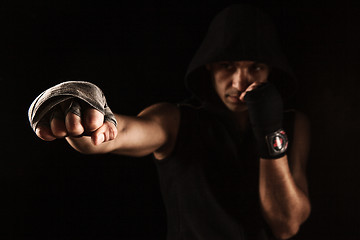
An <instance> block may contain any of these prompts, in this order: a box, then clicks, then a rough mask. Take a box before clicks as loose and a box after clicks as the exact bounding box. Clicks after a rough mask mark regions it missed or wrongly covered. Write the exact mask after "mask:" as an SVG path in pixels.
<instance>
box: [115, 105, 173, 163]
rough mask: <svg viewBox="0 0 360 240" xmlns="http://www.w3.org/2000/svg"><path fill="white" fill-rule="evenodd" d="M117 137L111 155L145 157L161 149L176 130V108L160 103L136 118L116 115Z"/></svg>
mask: <svg viewBox="0 0 360 240" xmlns="http://www.w3.org/2000/svg"><path fill="white" fill-rule="evenodd" d="M116 117H117V120H118V136H117V138H116V139H115V142H114V144H115V145H116V147H115V150H114V151H112V152H113V153H117V154H124V155H130V156H145V155H148V154H151V153H154V152H155V151H158V150H159V149H161V148H163V146H164V145H166V144H167V142H168V141H170V140H171V139H172V138H171V136H172V133H171V132H172V129H174V128H176V124H177V119H178V110H177V107H176V106H174V105H172V104H167V103H160V104H155V105H152V106H150V107H148V108H146V109H144V110H143V111H142V112H141V113H139V114H138V116H136V117H131V116H121V115H117V116H116Z"/></svg>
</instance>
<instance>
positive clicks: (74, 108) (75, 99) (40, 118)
mask: <svg viewBox="0 0 360 240" xmlns="http://www.w3.org/2000/svg"><path fill="white" fill-rule="evenodd" d="M67 100H70V101H71V103H70V105H69V107H68V109H66V110H65V112H64V113H61V112H60V111H59V104H60V103H62V102H64V101H67ZM79 100H80V101H79ZM82 101H83V102H85V103H86V104H88V105H90V107H92V108H95V109H96V110H98V111H99V112H101V113H102V114H104V121H108V122H111V123H113V124H114V125H115V126H116V124H117V122H116V119H115V116H114V114H113V113H112V112H111V110H110V108H109V107H108V105H107V102H106V99H105V96H104V94H103V92H102V91H101V89H100V88H98V87H97V86H96V85H94V84H92V83H89V82H84V81H68V82H63V83H60V84H58V85H56V86H54V87H51V88H49V89H48V90H46V91H44V92H43V93H41V94H40V95H39V96H38V97H37V98H36V99H35V100H34V101H33V103H32V104H31V106H30V108H29V111H28V115H29V121H30V125H31V127H32V128H33V130H34V131H35V130H36V128H37V126H38V125H39V124H47V125H49V123H50V119H51V118H53V117H58V116H60V115H61V116H65V115H66V113H68V112H72V113H74V114H76V115H78V116H81V102H82Z"/></svg>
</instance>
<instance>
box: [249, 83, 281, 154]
mask: <svg viewBox="0 0 360 240" xmlns="http://www.w3.org/2000/svg"><path fill="white" fill-rule="evenodd" d="M245 102H246V104H247V106H248V111H249V118H250V123H251V126H252V129H253V132H254V135H255V138H256V140H257V143H258V149H259V153H260V157H261V158H264V159H276V158H280V157H282V156H284V155H285V154H286V150H287V146H288V139H287V136H286V133H285V131H284V130H283V129H282V121H283V102H282V98H281V96H280V94H279V92H278V91H277V89H276V88H275V86H274V85H273V84H271V83H265V84H263V85H261V86H259V87H258V88H256V89H254V90H252V91H250V92H248V93H247V94H246V95H245Z"/></svg>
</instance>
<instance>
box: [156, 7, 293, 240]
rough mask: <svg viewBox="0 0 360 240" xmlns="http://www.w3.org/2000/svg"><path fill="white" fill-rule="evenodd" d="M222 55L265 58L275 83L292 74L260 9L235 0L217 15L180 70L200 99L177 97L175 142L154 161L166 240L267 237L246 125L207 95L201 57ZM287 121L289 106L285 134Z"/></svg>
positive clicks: (287, 120)
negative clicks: (184, 70)
mask: <svg viewBox="0 0 360 240" xmlns="http://www.w3.org/2000/svg"><path fill="white" fill-rule="evenodd" d="M222 60H224V61H229V60H230V61H232V60H234V61H235V60H236V61H239V60H254V61H259V62H263V63H267V64H269V65H271V66H272V68H273V69H274V73H275V72H276V73H278V74H277V76H282V77H281V79H280V80H281V81H279V83H281V82H282V84H284V83H292V82H294V79H293V78H292V74H291V70H290V68H289V67H288V65H287V63H286V60H285V58H284V57H283V55H282V53H281V52H280V49H279V47H278V44H277V42H276V35H275V33H274V28H273V25H272V24H271V23H270V21H269V19H268V18H267V17H266V16H265V15H264V14H263V13H261V12H260V11H259V10H257V9H254V8H252V7H249V6H238V5H234V6H231V7H229V8H227V9H225V10H224V11H222V12H220V13H219V14H218V15H217V16H216V17H215V19H214V20H213V22H212V23H211V25H210V28H209V31H208V34H207V36H206V38H205V40H204V41H203V43H202V45H201V46H200V48H199V50H198V51H197V53H196V54H195V57H194V58H193V60H192V61H191V64H190V66H189V69H188V72H187V75H186V84H187V87H188V88H189V89H190V90H191V91H192V92H193V94H194V96H195V97H196V100H197V103H200V107H199V106H196V107H194V106H193V105H185V104H181V105H179V109H180V112H181V121H180V126H179V131H178V136H177V141H176V145H175V147H174V150H173V152H172V154H171V155H170V156H169V157H168V158H166V159H163V160H161V161H157V160H156V161H155V162H156V165H157V168H158V172H159V181H160V186H161V191H162V195H163V199H164V203H165V207H166V211H167V223H168V228H167V230H168V233H167V239H168V240H213V239H214V240H219V239H226V240H250V239H254V240H267V239H273V236H272V234H271V231H270V229H269V227H268V226H267V224H266V223H265V221H264V220H263V217H262V214H261V210H260V209H261V208H260V203H259V190H258V189H259V180H258V179H259V156H258V153H257V150H256V142H255V138H254V136H253V134H252V130H251V128H250V126H248V127H247V128H246V130H241V129H239V128H238V127H237V125H236V124H235V121H234V119H232V117H230V116H231V115H230V114H229V111H228V110H226V109H224V108H223V107H220V108H219V107H217V106H215V107H214V105H212V103H211V101H210V99H209V98H211V90H210V89H211V83H210V81H209V79H210V78H209V75H206V74H207V70H206V69H205V68H204V65H205V64H207V63H211V62H216V61H222ZM279 73H281V74H279ZM273 76H275V75H273ZM290 85H291V84H289V86H290ZM292 122H293V114H292V113H290V114H285V116H284V129H285V130H286V131H287V133H288V137H289V139H292V133H291V130H292V128H293V126H292V124H291V123H292ZM289 123H290V124H289ZM290 147H291V146H290V145H289V148H290Z"/></svg>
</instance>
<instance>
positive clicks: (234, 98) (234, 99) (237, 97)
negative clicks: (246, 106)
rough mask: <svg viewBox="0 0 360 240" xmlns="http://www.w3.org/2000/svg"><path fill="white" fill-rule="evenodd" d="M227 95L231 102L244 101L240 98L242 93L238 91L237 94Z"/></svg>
mask: <svg viewBox="0 0 360 240" xmlns="http://www.w3.org/2000/svg"><path fill="white" fill-rule="evenodd" d="M225 97H226V99H228V100H229V102H231V103H236V104H239V103H242V102H241V100H240V93H236V94H226V95H225Z"/></svg>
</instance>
